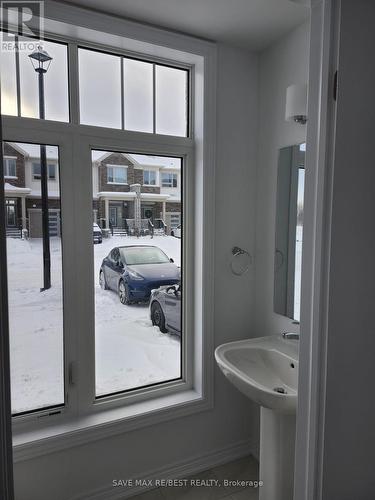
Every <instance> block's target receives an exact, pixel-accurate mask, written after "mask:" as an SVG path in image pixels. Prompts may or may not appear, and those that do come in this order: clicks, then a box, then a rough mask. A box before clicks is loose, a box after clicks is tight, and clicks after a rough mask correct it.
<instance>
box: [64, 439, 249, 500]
mask: <svg viewBox="0 0 375 500" xmlns="http://www.w3.org/2000/svg"><path fill="white" fill-rule="evenodd" d="M257 451H258V450H257V444H255V443H254V442H251V441H248V440H246V441H240V442H238V443H235V444H233V445H230V446H227V447H225V448H220V449H216V450H214V451H212V452H210V453H206V454H204V455H199V456H194V457H190V458H189V459H187V460H183V461H181V462H180V463H179V464H175V463H174V464H173V465H172V464H170V465H166V466H164V467H160V468H158V469H154V470H152V471H149V472H146V473H143V474H142V475H139V476H137V477H134V478H132V479H134V480H135V479H138V480H143V479H144V480H146V479H152V480H154V479H161V478H162V479H180V478H187V477H189V476H191V475H193V474H198V473H199V472H202V471H205V470H208V469H211V468H212V467H216V466H218V465H222V464H225V463H228V462H231V461H232V460H236V459H238V458H242V457H245V456H247V455H253V456H255V457H257V455H258V452H257ZM148 489H150V488H149V487H147V486H140V485H139V486H138V485H137V486H133V487H122V486H117V487H114V486H113V485H112V484H110V485H107V486H105V487H103V488H98V489H96V490H92V491H88V492H87V493H84V494H80V495H77V496H75V497H73V498H71V499H70V500H124V499H126V498H131V497H133V496H135V495H139V494H140V493H143V492H145V491H147V490H148Z"/></svg>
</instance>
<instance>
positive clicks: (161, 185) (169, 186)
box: [160, 172, 178, 189]
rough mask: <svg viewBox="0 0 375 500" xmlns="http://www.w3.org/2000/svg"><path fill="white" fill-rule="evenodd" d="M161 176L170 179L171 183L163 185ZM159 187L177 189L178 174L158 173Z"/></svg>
mask: <svg viewBox="0 0 375 500" xmlns="http://www.w3.org/2000/svg"><path fill="white" fill-rule="evenodd" d="M163 175H168V176H169V177H170V180H171V183H170V184H169V183H168V184H164V182H165V181H163ZM175 180H176V185H175V186H174V185H173V184H174V181H175ZM160 187H164V188H171V189H178V174H177V173H175V172H160Z"/></svg>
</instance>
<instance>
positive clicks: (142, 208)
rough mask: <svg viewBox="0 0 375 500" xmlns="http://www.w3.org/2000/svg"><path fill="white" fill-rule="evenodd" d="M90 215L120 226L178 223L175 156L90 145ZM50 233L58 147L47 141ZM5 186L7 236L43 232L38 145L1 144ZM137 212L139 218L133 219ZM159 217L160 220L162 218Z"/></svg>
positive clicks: (55, 225)
mask: <svg viewBox="0 0 375 500" xmlns="http://www.w3.org/2000/svg"><path fill="white" fill-rule="evenodd" d="M92 160H93V162H92V167H93V221H94V222H97V223H98V224H99V225H100V226H101V227H102V228H111V229H113V230H114V231H118V232H121V231H125V230H126V229H129V225H130V224H131V223H133V224H137V223H138V224H140V223H141V222H143V223H145V222H146V223H148V221H150V222H151V223H152V224H154V225H155V227H156V226H157V224H165V225H166V228H167V231H170V229H171V228H173V227H176V226H177V225H178V224H180V223H181V195H180V193H181V166H180V160H179V159H175V158H162V157H155V156H145V155H130V154H124V153H107V152H103V151H93V153H92ZM47 165H48V200H49V218H50V234H51V236H57V235H59V234H60V187H59V169H58V148H57V147H55V146H47ZM4 189H5V199H6V201H5V203H6V228H7V235H8V236H20V234H21V229H27V230H28V231H29V236H30V237H31V238H40V237H41V236H42V225H41V223H42V212H41V186H40V147H39V146H38V145H35V144H20V143H5V144H4ZM137 218H138V222H136V221H137ZM160 221H163V222H162V223H161V222H160Z"/></svg>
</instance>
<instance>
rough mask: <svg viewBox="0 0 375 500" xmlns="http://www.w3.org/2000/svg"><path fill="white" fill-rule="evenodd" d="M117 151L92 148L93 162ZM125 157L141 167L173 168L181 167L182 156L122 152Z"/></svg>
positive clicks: (99, 160)
mask: <svg viewBox="0 0 375 500" xmlns="http://www.w3.org/2000/svg"><path fill="white" fill-rule="evenodd" d="M113 153H115V151H99V150H95V149H93V150H92V160H93V162H97V163H99V162H102V161H104V160H105V159H106V158H108V157H109V156H110V155H112V154H113ZM121 154H122V155H124V157H125V158H127V159H128V160H130V161H131V162H132V163H133V164H134V165H137V166H139V167H141V168H145V167H158V168H165V169H171V170H180V169H181V158H174V157H170V156H155V155H140V154H130V153H121Z"/></svg>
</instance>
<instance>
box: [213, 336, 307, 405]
mask: <svg viewBox="0 0 375 500" xmlns="http://www.w3.org/2000/svg"><path fill="white" fill-rule="evenodd" d="M215 358H216V362H217V364H218V365H219V367H220V369H221V371H222V372H223V373H224V375H225V376H226V377H227V378H228V379H229V380H230V381H231V382H232V383H233V384H234V385H235V386H236V387H237V389H239V390H240V391H241V392H242V393H243V394H245V395H246V396H247V397H249V398H250V399H251V400H252V401H254V402H255V403H258V404H259V405H261V406H263V407H264V408H269V409H271V410H274V411H277V412H280V413H287V414H293V413H296V408H297V383H298V341H296V340H287V339H284V338H283V337H282V336H281V335H272V336H268V337H259V338H255V339H249V340H240V341H237V342H229V343H228V344H223V345H221V346H219V347H218V348H217V349H216V350H215Z"/></svg>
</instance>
